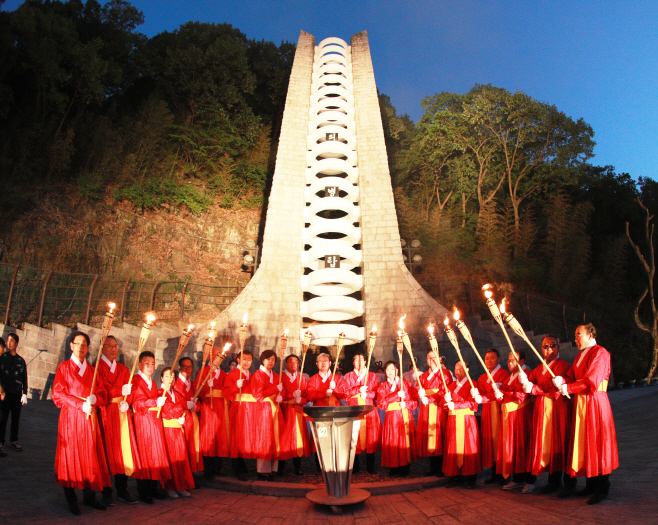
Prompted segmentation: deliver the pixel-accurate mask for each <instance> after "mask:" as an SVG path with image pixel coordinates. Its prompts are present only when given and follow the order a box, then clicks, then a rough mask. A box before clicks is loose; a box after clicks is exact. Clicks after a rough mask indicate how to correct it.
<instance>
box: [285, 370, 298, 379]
mask: <svg viewBox="0 0 658 525" xmlns="http://www.w3.org/2000/svg"><path fill="white" fill-rule="evenodd" d="M283 373H284V374H286V375H287V376H288V377H289V378H290V381H295V379H297V372H295V373H294V374H291V373H290V372H288V371H287V370H284V371H283Z"/></svg>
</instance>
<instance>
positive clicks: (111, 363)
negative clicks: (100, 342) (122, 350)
mask: <svg viewBox="0 0 658 525" xmlns="http://www.w3.org/2000/svg"><path fill="white" fill-rule="evenodd" d="M101 359H102V360H103V361H105V362H106V363H107V366H109V367H110V373H111V374H114V371H115V370H116V368H117V360H116V359H115V360H114V361H110V360H109V359H108V358H107V357H105V355H104V354H101Z"/></svg>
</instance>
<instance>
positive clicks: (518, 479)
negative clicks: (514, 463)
mask: <svg viewBox="0 0 658 525" xmlns="http://www.w3.org/2000/svg"><path fill="white" fill-rule="evenodd" d="M512 481H513V482H514V483H529V484H530V485H533V484H534V483H535V481H537V476H533V475H532V474H531V473H530V472H520V473H518V474H512Z"/></svg>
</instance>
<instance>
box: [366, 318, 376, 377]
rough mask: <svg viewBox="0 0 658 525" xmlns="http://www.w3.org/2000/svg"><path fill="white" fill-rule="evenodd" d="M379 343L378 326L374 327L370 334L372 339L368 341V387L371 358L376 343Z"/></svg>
mask: <svg viewBox="0 0 658 525" xmlns="http://www.w3.org/2000/svg"><path fill="white" fill-rule="evenodd" d="M376 341H377V326H376V325H375V326H373V327H372V332H370V338H369V339H368V365H367V366H366V382H365V386H368V374H369V373H370V358H371V357H372V351H373V350H374V349H375V342H376Z"/></svg>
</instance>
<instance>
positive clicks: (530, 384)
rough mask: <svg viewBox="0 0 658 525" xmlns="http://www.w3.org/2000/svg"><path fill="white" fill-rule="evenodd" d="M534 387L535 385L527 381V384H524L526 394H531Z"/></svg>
mask: <svg viewBox="0 0 658 525" xmlns="http://www.w3.org/2000/svg"><path fill="white" fill-rule="evenodd" d="M533 386H534V385H533V384H532V383H531V382H530V381H526V382H525V383H524V384H523V391H524V392H525V393H526V394H530V393H531V392H532V387H533Z"/></svg>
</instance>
